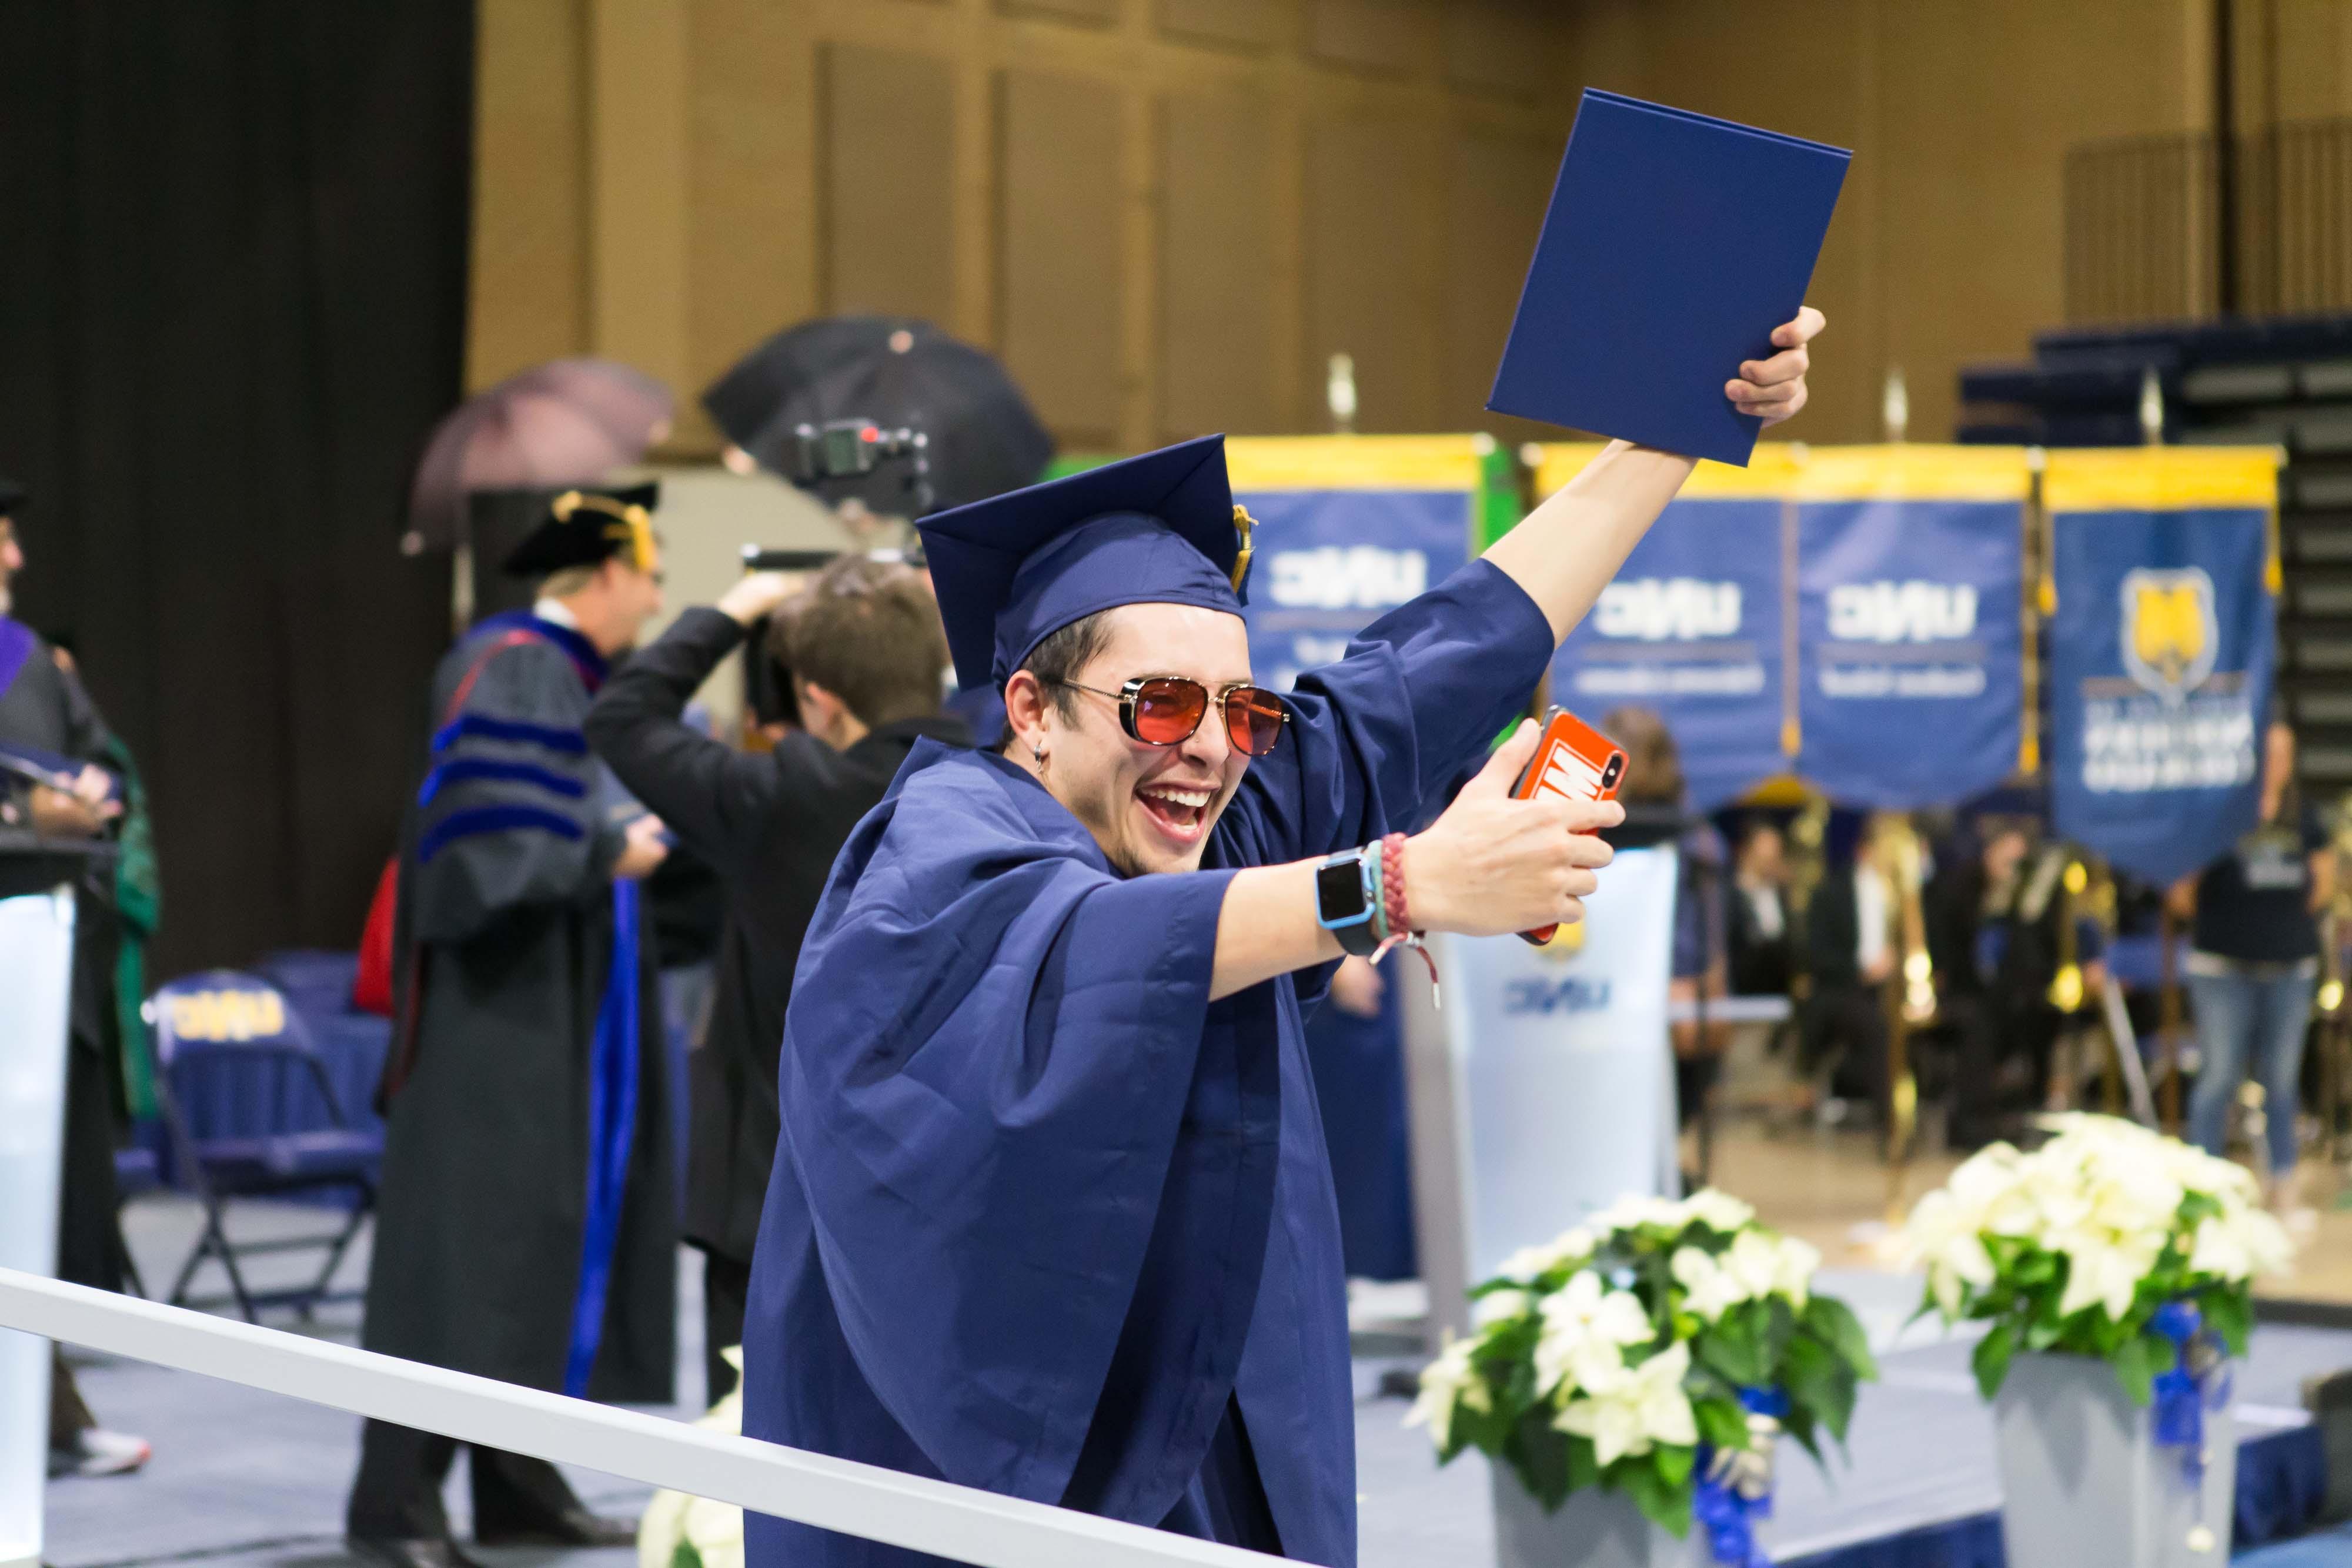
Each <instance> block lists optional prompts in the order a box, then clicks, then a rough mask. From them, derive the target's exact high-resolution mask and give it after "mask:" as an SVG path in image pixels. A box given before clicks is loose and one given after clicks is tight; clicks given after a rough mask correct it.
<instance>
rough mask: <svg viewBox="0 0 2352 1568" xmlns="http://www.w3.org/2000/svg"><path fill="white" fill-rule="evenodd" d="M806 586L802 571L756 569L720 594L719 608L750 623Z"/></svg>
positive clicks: (773, 609)
mask: <svg viewBox="0 0 2352 1568" xmlns="http://www.w3.org/2000/svg"><path fill="white" fill-rule="evenodd" d="M807 586H808V573H806V572H804V571H755V572H752V573H751V574H750V575H749V576H747V577H743V578H741V579H739V580H737V582H736V584H735V586H734V587H732V588H730V589H729V590H728V591H726V592H725V593H724V594H722V595H720V596H719V613H720V614H722V615H726V616H730V617H731V618H733V620H734V621H735V622H737V623H738V624H740V625H744V626H749V625H750V624H751V622H754V621H757V620H759V619H760V618H761V617H762V616H764V615H772V614H773V613H775V610H776V606H778V605H780V604H782V602H783V601H785V600H787V599H790V598H791V597H792V596H793V595H794V594H795V593H798V592H799V591H801V590H802V589H803V588H806V587H807Z"/></svg>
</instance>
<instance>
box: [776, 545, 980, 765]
mask: <svg viewBox="0 0 2352 1568" xmlns="http://www.w3.org/2000/svg"><path fill="white" fill-rule="evenodd" d="M768 653H769V655H770V656H771V657H772V658H773V659H774V660H775V661H776V662H777V663H778V664H782V665H783V667H784V668H786V669H787V670H790V671H791V672H792V674H793V679H795V680H799V681H806V682H808V683H809V684H811V685H819V686H823V687H824V689H825V690H826V691H828V692H831V693H832V694H833V695H835V696H837V697H839V698H840V699H841V700H842V701H843V702H844V703H845V704H846V705H847V706H848V708H849V711H850V713H851V714H852V715H854V716H856V719H857V721H858V722H859V723H860V724H863V725H866V727H869V728H871V727H875V726H878V725H885V724H894V723H896V722H898V720H900V719H908V718H920V717H923V716H926V715H929V714H935V713H937V712H939V711H940V688H941V685H942V684H943V682H944V680H945V678H946V674H947V667H948V638H947V632H945V630H943V629H942V628H941V627H940V608H939V605H938V603H937V602H936V601H934V600H933V599H932V598H931V592H930V590H929V588H927V587H925V586H924V584H923V579H922V574H921V573H919V572H918V571H916V570H914V569H913V568H912V567H908V566H904V565H901V564H899V563H898V562H896V561H877V560H873V559H868V558H866V557H865V556H844V557H843V558H842V559H839V560H836V561H835V562H834V563H833V564H832V565H831V566H828V567H826V568H825V569H824V570H823V571H822V572H819V573H818V574H817V579H816V580H815V581H814V582H813V583H811V584H809V586H808V588H807V589H806V590H804V591H803V592H801V593H800V594H799V595H797V596H796V597H795V598H793V600H792V601H790V602H789V603H787V604H785V605H784V606H783V607H782V609H780V610H779V611H778V612H776V614H775V615H774V617H773V618H772V620H771V622H770V623H769V627H768Z"/></svg>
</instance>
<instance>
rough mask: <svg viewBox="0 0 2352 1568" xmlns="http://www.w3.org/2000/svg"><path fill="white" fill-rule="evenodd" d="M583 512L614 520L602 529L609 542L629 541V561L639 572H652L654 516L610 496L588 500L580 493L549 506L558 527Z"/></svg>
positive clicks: (568, 493)
mask: <svg viewBox="0 0 2352 1568" xmlns="http://www.w3.org/2000/svg"><path fill="white" fill-rule="evenodd" d="M583 508H585V509H586V510H588V511H592V512H601V513H603V514H604V516H606V517H611V518H613V519H614V521H613V522H611V523H608V524H606V525H605V534H606V536H607V537H608V538H625V539H626V540H628V541H629V559H630V561H631V564H633V565H635V567H636V569H637V570H639V571H651V570H653V569H654V515H653V514H652V513H651V512H649V511H647V510H646V508H645V507H639V506H634V505H629V504H625V503H623V502H620V501H616V500H614V499H613V497H610V496H591V495H589V494H587V493H586V492H585V491H583V490H566V491H564V492H563V494H562V495H561V496H558V497H555V500H554V501H553V502H552V503H551V505H550V506H549V507H548V510H549V511H550V512H551V513H553V514H554V516H555V520H556V521H557V522H559V523H568V522H570V521H571V520H572V517H573V516H574V515H576V514H577V513H579V512H580V511H581V510H582V509H583Z"/></svg>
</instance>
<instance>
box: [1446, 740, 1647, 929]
mask: <svg viewBox="0 0 2352 1568" xmlns="http://www.w3.org/2000/svg"><path fill="white" fill-rule="evenodd" d="M1538 738H1540V731H1539V730H1538V727H1537V726H1536V723H1535V721H1534V720H1532V719H1530V720H1528V722H1527V723H1525V724H1523V725H1521V726H1520V727H1519V729H1518V731H1517V734H1515V735H1513V736H1512V737H1511V738H1510V739H1509V740H1507V741H1506V742H1505V743H1504V744H1503V745H1502V747H1500V748H1498V749H1497V750H1496V753H1495V755H1494V756H1492V757H1490V758H1487V759H1486V767H1485V768H1481V769H1480V770H1479V773H1478V776H1477V777H1476V778H1475V779H1471V780H1470V782H1469V783H1467V784H1465V785H1464V786H1463V787H1462V793H1461V794H1459V795H1457V796H1455V797H1454V804H1452V805H1451V806H1448V807H1447V808H1446V809H1445V814H1444V816H1442V817H1440V818H1438V819H1437V821H1436V822H1435V823H1433V825H1432V826H1431V827H1430V829H1429V831H1426V832H1423V833H1421V834H1419V835H1417V836H1415V837H1414V838H1412V839H1410V840H1408V841H1406V844H1405V862H1404V890H1405V904H1406V913H1407V914H1408V915H1411V916H1412V923H1413V924H1414V925H1418V926H1420V927H1422V928H1423V929H1424V930H1429V931H1454V932H1458V933H1460V934H1462V935H1463V936H1502V935H1503V934H1504V933H1505V932H1509V931H1528V930H1533V929H1535V928H1536V927H1538V926H1543V925H1556V924H1559V923H1562V922H1566V921H1572V920H1580V919H1582V918H1583V917H1584V904H1583V899H1584V895H1585V894H1589V893H1591V891H1592V890H1593V889H1594V888H1595V887H1597V886H1599V885H1600V879H1599V878H1598V877H1597V876H1595V875H1594V874H1593V873H1594V872H1596V871H1598V870H1599V869H1600V868H1601V867H1602V866H1605V865H1607V864H1608V863H1609V862H1610V860H1611V859H1612V857H1613V855H1614V853H1615V852H1614V851H1612V849H1611V848H1610V847H1609V846H1608V845H1607V844H1605V843H1603V842H1602V841H1601V840H1600V839H1598V838H1595V837H1593V836H1592V835H1593V833H1594V832H1595V831H1597V830H1600V829H1602V828H1613V827H1615V826H1616V825H1617V824H1618V823H1620V822H1622V821H1624V820H1625V809H1624V808H1623V807H1622V806H1620V805H1619V804H1617V802H1616V801H1614V800H1577V801H1571V800H1561V799H1560V798H1559V797H1558V796H1538V798H1537V799H1535V800H1512V799H1511V786H1512V784H1513V782H1514V781H1516V780H1517V778H1518V776H1519V773H1520V771H1521V770H1522V769H1524V768H1526V767H1527V765H1528V762H1529V761H1530V760H1531V759H1532V758H1534V757H1535V753H1536V743H1537V741H1538Z"/></svg>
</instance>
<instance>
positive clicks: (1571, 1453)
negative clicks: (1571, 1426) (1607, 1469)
mask: <svg viewBox="0 0 2352 1568" xmlns="http://www.w3.org/2000/svg"><path fill="white" fill-rule="evenodd" d="M1600 1484H1601V1456H1600V1455H1598V1454H1596V1453H1594V1452H1593V1450H1592V1439H1591V1438H1590V1437H1570V1439H1569V1440H1568V1486H1569V1490H1570V1491H1582V1490H1585V1489H1586V1488H1588V1487H1597V1486H1599V1485H1600Z"/></svg>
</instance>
